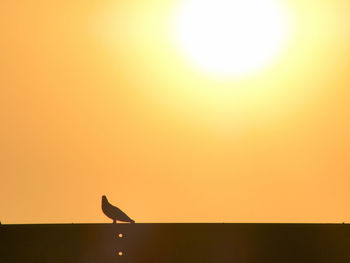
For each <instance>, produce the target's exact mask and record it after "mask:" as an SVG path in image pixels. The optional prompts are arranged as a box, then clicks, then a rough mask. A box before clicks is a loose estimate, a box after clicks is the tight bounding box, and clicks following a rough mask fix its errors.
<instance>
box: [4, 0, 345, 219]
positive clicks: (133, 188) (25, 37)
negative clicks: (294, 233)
mask: <svg viewBox="0 0 350 263" xmlns="http://www.w3.org/2000/svg"><path fill="white" fill-rule="evenodd" d="M284 2H285V3H286V4H287V5H288V8H289V9H290V12H291V13H292V14H293V19H294V20H293V21H294V23H295V31H294V35H293V38H292V40H291V42H290V44H289V46H288V48H287V49H286V51H285V52H284V54H282V55H281V56H280V58H279V59H278V60H277V61H276V62H275V63H274V64H273V65H270V66H268V67H266V68H264V69H262V70H261V71H260V72H259V73H258V74H255V75H252V76H250V77H247V78H244V79H239V78H235V79H229V80H219V79H215V78H213V77H210V76H207V75H206V74H204V73H202V72H199V71H197V70H196V69H194V68H193V67H191V65H189V64H188V63H187V62H186V60H185V58H184V57H183V56H182V55H181V53H180V52H178V50H177V49H176V47H174V45H173V44H172V40H171V37H170V36H169V35H170V33H169V29H168V28H167V19H168V17H169V16H170V13H171V10H172V8H173V6H174V5H175V4H176V0H173V1H160V0H151V1H149V0H148V1H145V0H131V1H124V0H123V1H121V0H120V1H96V0H87V1H75V0H69V1H62V0H60V1H39V0H33V1H21V0H19V1H9V0H7V1H6V0H5V1H1V3H0V34H1V41H0V125H1V126H0V175H1V177H0V178H1V181H0V182H1V183H0V220H1V222H2V223H44V222H45V223H49V222H109V220H108V219H107V218H105V217H104V215H103V214H102V212H101V209H100V201H101V200H100V198H101V195H103V194H106V195H107V197H108V198H109V200H110V201H111V202H112V203H114V204H116V205H118V206H119V207H120V208H121V209H123V210H124V211H126V212H127V213H128V214H129V215H130V217H132V218H133V219H135V220H136V222H343V221H345V222H346V221H348V222H349V221H350V191H349V185H350V139H349V134H350V118H349V115H350V103H349V101H350V90H349V86H350V19H349V16H348V14H349V12H350V3H349V2H348V1H347V0H332V1H331V0H321V1H315V0H310V1H301V0H289V1H288V0H285V1H284Z"/></svg>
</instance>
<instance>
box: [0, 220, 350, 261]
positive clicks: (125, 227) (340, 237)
mask: <svg viewBox="0 0 350 263" xmlns="http://www.w3.org/2000/svg"><path fill="white" fill-rule="evenodd" d="M0 245H1V246H0V262H1V263H2V262H4V263H12V262H21V263H22V262H25V263H27V262H36V263H41V262H60V263H70V262H72V263H80V262H81V263H90V262H91V263H111V262H133V263H173V262H174V263H175V262H179V263H187V262H188V263H197V262H198V263H207V262H208V263H209V262H213V263H214V262H215V263H225V262H230V263H236V262H237V263H258V262H267V263H301V262H305V263H312V262H315V263H322V262H325V263H340V262H341V263H349V262H350V225H347V224H229V223H150V224H148V223H136V224H37V225H35V224H34V225H0ZM119 253H120V254H119Z"/></svg>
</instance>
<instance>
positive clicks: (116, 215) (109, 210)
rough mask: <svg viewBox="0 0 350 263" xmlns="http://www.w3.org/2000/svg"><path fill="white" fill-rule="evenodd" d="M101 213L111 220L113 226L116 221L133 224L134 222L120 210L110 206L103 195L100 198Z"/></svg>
mask: <svg viewBox="0 0 350 263" xmlns="http://www.w3.org/2000/svg"><path fill="white" fill-rule="evenodd" d="M102 211H103V213H104V214H105V215H106V216H107V217H109V218H110V219H112V220H113V224H115V223H117V220H118V221H123V222H130V223H135V221H134V220H132V219H131V218H130V217H128V216H127V215H126V214H125V213H124V212H123V211H122V210H120V209H119V208H118V207H115V206H113V205H112V204H110V203H109V202H108V200H107V197H106V196H105V195H104V196H102Z"/></svg>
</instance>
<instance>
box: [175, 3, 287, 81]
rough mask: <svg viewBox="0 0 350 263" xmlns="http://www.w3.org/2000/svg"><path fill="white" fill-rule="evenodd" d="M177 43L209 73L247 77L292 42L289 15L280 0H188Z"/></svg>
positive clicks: (183, 7)
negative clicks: (287, 43) (289, 36)
mask: <svg viewBox="0 0 350 263" xmlns="http://www.w3.org/2000/svg"><path fill="white" fill-rule="evenodd" d="M174 22H175V23H174V31H175V41H176V42H177V43H178V44H179V46H180V47H181V48H182V50H183V51H184V52H185V54H186V55H187V57H189V58H190V60H191V61H192V62H194V63H195V64H197V66H199V67H200V68H202V69H203V70H204V71H205V72H209V73H213V74H215V75H219V76H242V75H246V74H249V73H252V72H255V71H257V70H258V69H260V68H262V67H263V66H264V65H266V64H268V63H269V62H271V61H273V59H274V58H276V57H277V55H278V54H279V53H280V52H281V50H282V49H283V47H284V46H285V44H286V40H287V38H288V32H289V30H288V19H287V14H286V11H285V9H284V8H283V7H281V6H280V5H279V3H277V2H275V0H187V1H186V0H185V1H184V2H183V3H182V4H181V5H180V6H179V8H178V9H177V11H176V15H175V21H174Z"/></svg>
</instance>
